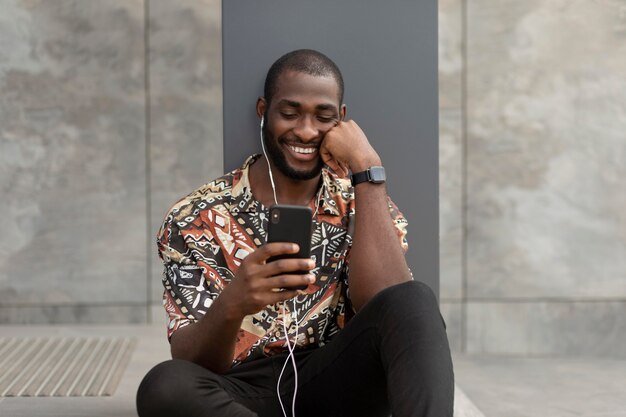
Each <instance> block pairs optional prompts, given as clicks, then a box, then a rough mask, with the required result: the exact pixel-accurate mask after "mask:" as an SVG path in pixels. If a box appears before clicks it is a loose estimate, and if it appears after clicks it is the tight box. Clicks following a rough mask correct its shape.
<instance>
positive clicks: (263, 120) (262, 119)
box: [261, 116, 265, 129]
mask: <svg viewBox="0 0 626 417" xmlns="http://www.w3.org/2000/svg"><path fill="white" fill-rule="evenodd" d="M263 123H265V117H263V116H261V129H263Z"/></svg>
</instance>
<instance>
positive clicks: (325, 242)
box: [137, 50, 454, 417]
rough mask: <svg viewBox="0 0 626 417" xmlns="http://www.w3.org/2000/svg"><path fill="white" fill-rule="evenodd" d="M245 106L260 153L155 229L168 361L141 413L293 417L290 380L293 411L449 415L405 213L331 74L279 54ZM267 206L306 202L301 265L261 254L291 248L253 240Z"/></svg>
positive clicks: (304, 57)
mask: <svg viewBox="0 0 626 417" xmlns="http://www.w3.org/2000/svg"><path fill="white" fill-rule="evenodd" d="M256 112H257V115H258V117H259V119H260V130H261V140H262V141H263V144H264V149H266V150H267V157H266V158H264V157H262V156H260V155H255V156H252V157H250V158H249V159H248V160H247V161H246V162H245V164H244V165H243V167H242V168H240V169H237V170H235V171H233V172H231V173H229V174H226V175H225V176H223V177H221V178H218V179H216V180H214V181H213V182H211V183H209V184H207V185H205V186H203V187H201V188H200V189H198V190H197V191H195V192H193V193H191V194H190V195H188V196H187V197H185V198H184V199H182V200H181V201H179V202H178V203H177V204H175V205H174V207H173V208H172V209H171V210H170V212H169V214H168V215H167V217H166V219H165V222H164V224H163V226H162V228H161V230H160V231H159V236H158V247H159V253H160V256H161V258H162V259H163V262H164V265H165V275H164V285H165V293H164V305H165V308H166V310H167V313H168V320H169V326H168V336H169V338H170V343H171V352H172V357H173V358H174V359H173V360H171V361H167V362H164V363H162V364H159V365H157V366H156V367H155V368H153V369H152V370H151V371H150V372H149V373H148V375H146V377H145V378H144V380H143V382H142V384H141V386H140V388H139V392H138V396H137V407H138V411H139V415H140V416H142V417H144V416H256V415H259V416H280V415H283V413H285V414H286V415H292V413H291V405H292V400H293V394H294V387H295V386H296V384H297V389H298V391H297V396H296V398H295V416H298V417H305V416H344V417H345V416H388V415H389V414H390V413H393V416H394V417H405V416H415V417H417V416H420V417H427V416H428V417H434V416H437V417H442V416H452V402H453V401H452V400H453V391H454V382H453V374H452V364H451V360H450V352H449V348H448V341H447V337H446V334H445V325H444V323H443V320H442V318H441V315H440V313H439V309H438V306H437V302H436V299H435V297H434V295H433V293H432V291H431V290H430V289H429V288H428V287H427V286H426V285H424V284H422V283H419V282H418V281H413V280H412V276H411V273H410V271H409V268H408V267H407V264H406V261H405V259H404V251H405V250H406V248H407V247H406V240H405V234H406V230H405V227H406V221H405V219H404V218H403V216H402V215H401V214H400V212H399V211H398V210H397V208H396V207H395V205H394V204H393V203H392V202H391V200H390V199H389V198H388V197H387V194H386V190H385V185H384V181H383V178H384V177H383V176H381V175H380V174H381V172H383V169H382V168H379V167H381V166H382V163H381V160H380V158H379V156H378V154H377V153H376V151H375V150H374V148H373V147H372V146H371V145H370V143H369V142H368V140H367V137H366V136H365V134H364V133H363V131H362V130H361V129H360V128H359V126H358V125H357V124H356V123H355V122H354V121H351V120H347V119H346V106H345V104H343V79H342V76H341V73H340V71H339V69H338V68H337V66H336V65H335V64H334V63H333V62H332V61H331V60H330V59H329V58H328V57H326V56H325V55H323V54H321V53H319V52H316V51H312V50H298V51H293V52H290V53H288V54H286V55H284V56H283V57H281V58H280V59H278V60H277V61H276V62H275V63H274V64H273V65H272V67H271V68H270V70H269V72H268V74H267V78H266V80H265V89H264V97H259V98H258V100H257V103H256ZM368 170H369V172H370V174H371V175H370V176H373V177H374V178H373V179H372V180H371V181H369V180H368V177H367V174H365V173H366V172H367V171H368ZM349 172H352V173H353V175H352V183H351V179H350V178H349V175H348V174H349ZM275 202H278V203H281V204H293V205H304V206H307V205H308V206H309V207H311V208H312V210H314V211H315V215H314V220H313V226H314V231H313V237H312V255H313V256H312V259H283V260H279V261H273V262H268V259H269V258H271V257H273V256H276V255H281V254H290V253H296V252H297V249H298V248H297V247H296V246H295V245H294V244H291V243H288V242H284V243H269V244H266V243H265V239H266V230H267V221H268V208H269V207H270V206H271V205H272V204H274V203H275ZM298 271H309V273H308V274H301V273H297V272H298ZM300 285H305V286H307V289H306V290H304V291H300V292H298V291H296V290H292V289H289V287H296V286H300ZM285 288H287V289H285ZM291 313H296V314H295V315H292V314H291ZM285 330H286V333H287V335H285ZM286 338H287V339H288V340H289V342H290V343H291V344H295V352H294V354H295V366H296V369H297V373H296V372H294V371H293V370H292V369H291V366H287V367H285V366H284V364H285V360H286V357H287V355H288V347H287V346H288V345H287V343H286ZM281 371H282V372H281ZM279 378H280V379H281V382H280V385H278V379H279ZM277 391H279V392H280V398H279V397H278V395H277ZM281 402H282V404H281ZM283 404H285V406H283ZM281 409H282V411H281Z"/></svg>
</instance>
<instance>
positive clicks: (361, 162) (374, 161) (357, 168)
mask: <svg viewBox="0 0 626 417" xmlns="http://www.w3.org/2000/svg"><path fill="white" fill-rule="evenodd" d="M373 166H382V162H381V160H380V158H379V157H378V155H376V154H372V155H368V156H364V157H361V158H358V159H355V160H354V161H351V162H350V171H352V172H353V173H356V172H361V171H365V170H366V169H368V168H369V167H373Z"/></svg>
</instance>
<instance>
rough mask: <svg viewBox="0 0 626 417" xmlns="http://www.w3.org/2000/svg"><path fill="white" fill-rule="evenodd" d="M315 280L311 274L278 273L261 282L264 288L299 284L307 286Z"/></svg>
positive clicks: (297, 285) (290, 286)
mask: <svg viewBox="0 0 626 417" xmlns="http://www.w3.org/2000/svg"><path fill="white" fill-rule="evenodd" d="M314 282H315V275H313V274H304V275H300V274H291V275H278V276H275V277H271V278H267V279H266V280H265V282H264V283H263V286H264V287H265V288H268V289H269V288H292V287H300V286H303V285H305V286H309V285H310V284H313V283H314Z"/></svg>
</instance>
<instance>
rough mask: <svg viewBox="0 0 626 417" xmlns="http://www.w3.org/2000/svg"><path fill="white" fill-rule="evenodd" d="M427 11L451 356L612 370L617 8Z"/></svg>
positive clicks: (620, 86)
mask: <svg viewBox="0 0 626 417" xmlns="http://www.w3.org/2000/svg"><path fill="white" fill-rule="evenodd" d="M439 8H440V19H439V20H440V88H441V89H440V106H441V117H440V128H441V136H440V149H441V151H440V164H441V170H440V178H441V183H440V184H441V185H440V187H441V199H440V206H441V212H440V216H441V221H440V222H441V255H442V257H441V259H442V260H441V262H442V264H441V271H442V275H441V298H442V301H443V310H444V312H445V316H446V317H447V321H448V324H449V325H450V326H449V331H450V335H451V340H452V341H453V345H454V347H455V349H456V350H465V351H467V352H491V353H504V354H521V355H549V354H555V353H560V354H584V355H602V356H604V355H608V356H618V357H626V350H624V348H623V346H624V343H625V342H626V212H625V211H624V207H626V180H625V178H626V133H625V132H626V99H625V97H626V77H625V74H626V3H624V2H623V1H610V0H607V1H598V2H587V1H565V0H551V1H539V0H533V1H526V2H518V1H512V0H507V1H501V2H493V1H486V0H464V1H462V0H440V2H439Z"/></svg>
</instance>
